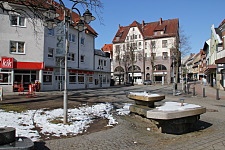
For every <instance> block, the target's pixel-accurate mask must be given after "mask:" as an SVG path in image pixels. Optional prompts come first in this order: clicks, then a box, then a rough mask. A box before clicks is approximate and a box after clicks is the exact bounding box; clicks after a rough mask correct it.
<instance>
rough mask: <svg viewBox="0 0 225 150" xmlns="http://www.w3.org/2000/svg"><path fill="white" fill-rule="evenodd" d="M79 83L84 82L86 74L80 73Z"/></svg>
mask: <svg viewBox="0 0 225 150" xmlns="http://www.w3.org/2000/svg"><path fill="white" fill-rule="evenodd" d="M78 83H79V84H84V74H78Z"/></svg>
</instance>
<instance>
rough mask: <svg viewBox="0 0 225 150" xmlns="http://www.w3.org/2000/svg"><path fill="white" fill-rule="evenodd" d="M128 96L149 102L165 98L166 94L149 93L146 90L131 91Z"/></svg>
mask: <svg viewBox="0 0 225 150" xmlns="http://www.w3.org/2000/svg"><path fill="white" fill-rule="evenodd" d="M127 97H128V98H130V99H134V100H139V101H149V102H150V101H151V102H156V101H161V100H163V99H165V95H159V94H149V93H146V92H130V93H129V94H128V96H127Z"/></svg>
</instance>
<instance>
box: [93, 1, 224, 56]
mask: <svg viewBox="0 0 225 150" xmlns="http://www.w3.org/2000/svg"><path fill="white" fill-rule="evenodd" d="M102 3H103V5H104V8H103V9H102V14H101V17H103V19H104V20H103V23H104V25H102V24H101V23H100V21H99V19H98V18H97V19H96V20H95V21H93V22H92V23H91V24H90V25H91V26H92V27H93V28H94V29H95V30H96V31H97V32H98V34H99V35H98V37H97V38H96V43H95V44H96V45H95V47H96V48H97V49H100V48H101V47H103V46H104V44H110V43H112V40H113V37H114V35H115V34H116V32H117V30H118V25H119V24H120V25H121V26H127V25H129V24H131V23H132V22H133V21H134V20H136V21H138V22H139V23H141V22H142V20H144V21H145V22H154V21H158V20H159V18H163V20H167V19H174V18H179V23H180V27H181V28H182V29H183V30H184V32H185V35H187V36H190V40H189V41H190V46H191V50H190V52H192V53H198V52H199V50H200V49H202V48H203V44H204V42H205V41H206V40H207V39H209V37H210V27H211V25H212V24H214V25H215V27H218V25H219V24H220V23H221V22H222V21H223V19H225V15H224V14H225V9H224V6H225V1H224V0H102ZM92 13H93V15H95V16H96V14H94V12H92Z"/></svg>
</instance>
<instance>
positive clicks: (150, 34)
mask: <svg viewBox="0 0 225 150" xmlns="http://www.w3.org/2000/svg"><path fill="white" fill-rule="evenodd" d="M131 27H137V28H138V29H139V30H140V33H141V34H142V35H143V37H144V38H145V39H154V38H162V37H171V36H176V35H177V33H178V30H179V19H169V20H161V19H160V21H156V22H150V23H144V22H143V23H142V24H140V23H138V22H137V21H134V22H133V23H132V24H130V25H129V26H125V27H123V26H119V29H118V31H117V33H116V35H115V37H114V39H113V41H112V42H113V43H123V42H124V41H125V39H126V36H127V34H128V32H129V29H130V28H131ZM157 31H164V34H160V35H155V32H157Z"/></svg>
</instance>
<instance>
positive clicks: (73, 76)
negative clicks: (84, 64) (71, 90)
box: [69, 73, 77, 84]
mask: <svg viewBox="0 0 225 150" xmlns="http://www.w3.org/2000/svg"><path fill="white" fill-rule="evenodd" d="M76 77H77V74H76V73H70V74H69V83H70V84H75V83H76Z"/></svg>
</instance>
